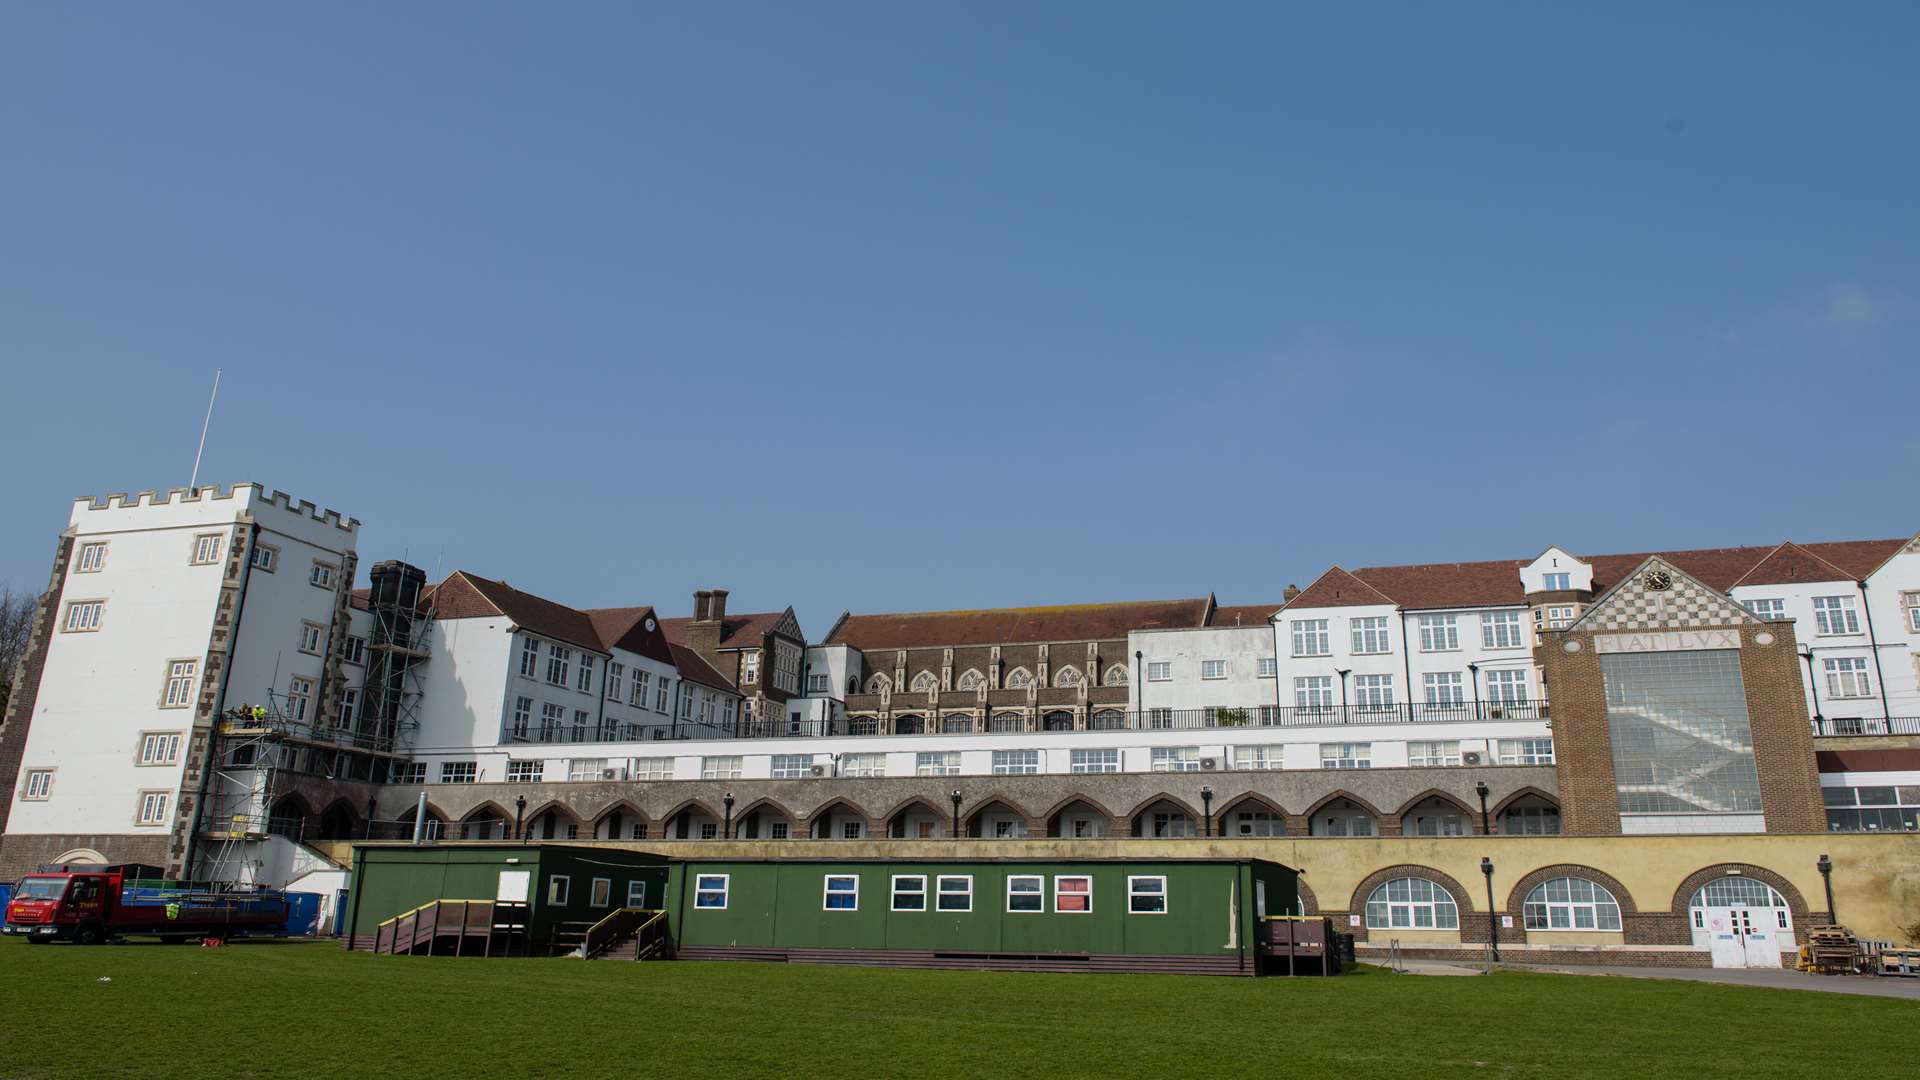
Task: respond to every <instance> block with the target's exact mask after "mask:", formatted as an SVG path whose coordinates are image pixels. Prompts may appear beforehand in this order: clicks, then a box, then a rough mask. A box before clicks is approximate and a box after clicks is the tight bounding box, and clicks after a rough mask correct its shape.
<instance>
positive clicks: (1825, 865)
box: [1813, 854, 1840, 926]
mask: <svg viewBox="0 0 1920 1080" xmlns="http://www.w3.org/2000/svg"><path fill="white" fill-rule="evenodd" d="M1813 865H1815V866H1817V867H1819V868H1820V881H1821V884H1823V885H1825V886H1826V887H1827V918H1828V919H1829V920H1830V921H1831V922H1832V923H1833V925H1835V926H1838V925H1840V916H1838V915H1835V914H1834V913H1833V860H1832V859H1829V858H1827V857H1826V855H1825V854H1822V855H1821V856H1820V861H1819V862H1817V863H1814V864H1813Z"/></svg>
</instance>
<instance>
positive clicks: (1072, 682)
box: [1053, 667, 1086, 686]
mask: <svg viewBox="0 0 1920 1080" xmlns="http://www.w3.org/2000/svg"><path fill="white" fill-rule="evenodd" d="M1085 681H1086V676H1084V675H1082V674H1081V673H1080V669H1079V668H1077V667H1063V668H1061V669H1060V670H1059V671H1058V672H1056V673H1055V674H1054V676H1053V685H1055V686H1079V685H1080V684H1081V683H1083V682H1085Z"/></svg>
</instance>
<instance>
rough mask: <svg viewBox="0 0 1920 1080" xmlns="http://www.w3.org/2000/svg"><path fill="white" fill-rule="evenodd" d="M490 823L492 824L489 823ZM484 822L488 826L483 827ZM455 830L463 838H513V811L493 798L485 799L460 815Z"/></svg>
mask: <svg viewBox="0 0 1920 1080" xmlns="http://www.w3.org/2000/svg"><path fill="white" fill-rule="evenodd" d="M489 823H490V824H489ZM483 824H485V825H486V827H484V828H483V827H482V826H483ZM454 831H455V832H456V833H457V834H458V835H459V839H461V840H511V839H514V837H511V836H509V835H508V834H509V833H511V832H512V831H513V811H511V810H508V809H507V808H506V807H504V806H501V805H500V804H499V803H497V802H494V801H493V800H491V799H484V800H482V801H480V802H478V803H476V804H474V805H473V806H472V807H471V808H469V809H468V810H467V812H466V813H464V814H462V815H460V820H459V821H458V822H457V823H456V828H455V829H454Z"/></svg>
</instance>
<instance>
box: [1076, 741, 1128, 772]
mask: <svg viewBox="0 0 1920 1080" xmlns="http://www.w3.org/2000/svg"><path fill="white" fill-rule="evenodd" d="M1095 754H1098V755H1101V756H1100V758H1099V759H1098V760H1096V759H1095V758H1094V756H1093V755H1095ZM1067 762H1068V765H1067V767H1068V771H1069V772H1071V773H1077V774H1081V775H1093V774H1096V773H1117V772H1119V771H1120V751H1119V749H1118V748H1116V747H1107V748H1103V749H1093V750H1074V751H1072V752H1071V753H1070V755H1069V757H1068V759H1067Z"/></svg>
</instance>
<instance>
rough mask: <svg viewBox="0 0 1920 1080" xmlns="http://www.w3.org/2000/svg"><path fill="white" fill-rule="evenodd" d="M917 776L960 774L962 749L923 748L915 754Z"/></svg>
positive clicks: (914, 769)
mask: <svg viewBox="0 0 1920 1080" xmlns="http://www.w3.org/2000/svg"><path fill="white" fill-rule="evenodd" d="M913 774H914V775H915V776H959V775H960V751H958V750H923V751H921V752H919V753H917V754H915V755H913Z"/></svg>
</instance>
